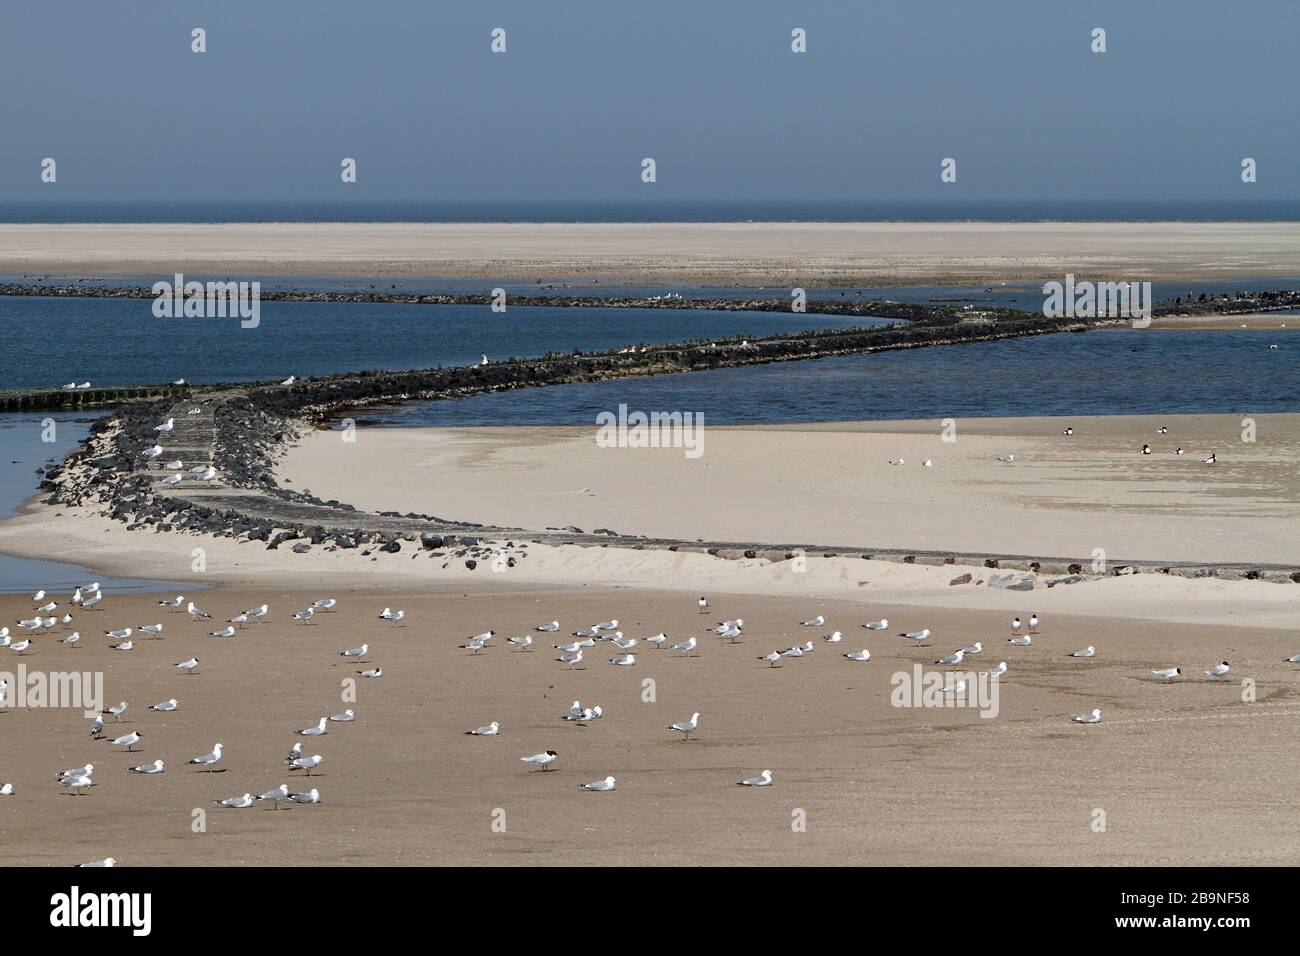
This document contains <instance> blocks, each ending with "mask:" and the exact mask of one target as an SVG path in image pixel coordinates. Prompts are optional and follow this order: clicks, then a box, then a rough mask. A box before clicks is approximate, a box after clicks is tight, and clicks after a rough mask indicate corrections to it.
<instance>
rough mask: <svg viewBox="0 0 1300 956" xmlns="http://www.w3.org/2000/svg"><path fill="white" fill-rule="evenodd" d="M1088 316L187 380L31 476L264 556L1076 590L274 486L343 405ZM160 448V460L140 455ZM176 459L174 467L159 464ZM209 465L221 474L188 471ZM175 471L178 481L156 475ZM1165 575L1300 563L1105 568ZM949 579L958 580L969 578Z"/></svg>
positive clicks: (1075, 564)
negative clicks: (549, 547)
mask: <svg viewBox="0 0 1300 956" xmlns="http://www.w3.org/2000/svg"><path fill="white" fill-rule="evenodd" d="M1087 328H1088V326H1087V324H1085V323H1082V322H1078V321H1072V320H1064V319H1044V318H1041V317H1028V318H1018V319H1011V320H1005V321H1002V322H995V323H992V324H990V325H983V324H981V325H970V324H958V323H950V324H936V325H911V326H902V327H899V326H893V327H873V328H861V329H841V330H834V331H822V332H812V333H801V334H798V335H783V336H771V337H766V338H755V339H752V340H743V339H729V340H725V341H717V342H698V343H684V344H680V345H672V346H662V347H645V348H637V349H635V350H631V349H621V350H612V351H609V352H602V353H582V352H574V353H572V354H567V353H563V354H561V353H553V354H549V355H546V356H542V357H540V358H535V359H518V360H510V361H506V362H498V363H491V364H487V365H476V366H470V367H458V368H436V369H419V370H413V371H401V372H390V371H373V372H363V373H352V374H339V375H332V376H327V377H323V378H317V379H307V380H303V381H295V382H293V383H292V384H272V383H257V384H248V385H227V386H218V387H208V388H195V389H193V390H192V391H191V392H190V394H188V395H186V396H185V397H184V398H183V399H176V398H164V399H160V400H157V401H149V402H139V403H134V404H131V405H127V406H124V407H123V408H121V409H120V410H119V411H118V412H117V413H116V414H114V415H112V416H108V417H106V418H103V419H100V420H99V421H97V422H96V423H95V424H94V426H93V427H92V433H91V435H90V437H89V438H87V439H86V440H85V442H84V443H83V446H82V447H81V448H79V449H78V450H76V451H74V452H72V453H71V454H70V455H68V457H67V458H66V459H65V460H64V462H63V464H62V465H60V466H57V467H51V468H49V469H47V470H46V471H45V473H44V477H43V479H42V482H41V487H42V489H43V490H45V491H46V492H48V495H47V497H46V498H45V501H46V502H47V503H48V504H69V505H80V506H90V507H98V508H100V509H101V513H102V514H104V515H105V516H107V517H108V518H110V519H112V520H115V521H120V522H123V523H124V524H125V525H126V526H127V528H128V529H130V530H134V531H146V530H152V531H155V532H186V533H192V534H212V535H220V536H226V537H240V538H247V539H250V540H257V541H263V542H265V543H266V547H267V548H269V549H279V548H280V547H281V546H282V545H285V546H286V550H292V551H294V552H299V553H301V552H304V551H309V550H311V549H313V548H317V547H320V548H325V549H330V550H333V549H354V548H359V549H362V552H363V553H364V554H370V553H371V552H372V551H377V552H388V553H392V552H400V551H403V550H411V549H416V550H419V551H423V552H429V554H430V556H431V557H435V558H443V559H444V561H445V560H451V559H453V558H454V559H457V560H462V559H463V560H464V561H465V562H466V564H467V566H468V567H470V568H471V569H472V568H474V567H476V566H477V564H478V563H479V562H480V561H483V560H485V559H489V558H490V559H492V560H498V559H500V560H504V561H505V562H506V563H507V564H511V563H513V562H515V561H518V560H522V559H523V558H524V557H526V555H527V551H526V548H527V545H528V544H529V543H547V544H573V545H579V546H593V545H597V546H605V547H608V546H617V547H629V548H653V549H663V550H682V551H701V552H708V553H710V554H717V555H720V556H723V557H732V558H768V559H772V560H786V559H788V558H792V557H794V556H795V554H796V553H797V552H798V551H802V552H804V553H805V554H807V555H810V556H817V555H824V556H850V555H853V556H860V557H864V558H878V559H886V560H896V561H903V562H909V563H920V564H936V565H941V564H955V563H961V564H982V565H983V566H985V567H987V568H990V569H999V570H998V571H997V573H995V574H990V575H989V576H988V578H989V580H988V583H989V585H990V586H1000V587H1026V586H1028V587H1032V586H1035V585H1036V584H1041V583H1042V582H1043V581H1044V580H1045V579H1043V578H1040V577H1037V576H1035V575H1031V574H1025V573H1016V572H1036V573H1037V574H1039V575H1049V576H1052V577H1050V578H1049V579H1046V580H1047V583H1048V584H1049V586H1050V585H1053V584H1056V583H1074V582H1076V581H1080V580H1084V579H1086V578H1087V577H1089V576H1090V571H1089V570H1088V568H1089V565H1088V563H1087V561H1085V560H1076V559H1072V558H1069V557H1044V556H1033V555H988V554H958V553H945V552H919V551H906V550H899V549H869V548H835V547H827V546H817V545H806V546H801V545H798V544H794V543H792V544H776V543H772V542H707V543H701V542H693V541H692V542H687V541H675V540H668V539H651V538H644V537H639V536H634V535H626V534H620V533H618V532H617V531H613V530H610V529H595V530H593V531H591V532H586V531H584V530H583V529H580V528H576V527H567V528H546V529H522V528H506V527H498V526H488V525H481V524H474V523H469V522H460V521H456V520H454V519H449V518H444V517H440V516H436V515H431V514H417V513H414V512H411V513H407V514H399V513H397V512H382V513H371V512H361V511H358V510H357V509H355V508H354V507H353V506H351V505H349V504H347V503H345V502H340V501H337V500H322V499H320V498H319V497H316V496H314V495H312V494H310V493H309V492H307V491H305V490H304V491H297V490H291V489H287V488H284V487H281V486H280V485H278V484H277V482H276V480H275V477H274V472H273V466H274V463H275V461H276V460H277V458H278V457H279V456H280V455H281V454H283V452H284V450H285V449H286V448H287V446H288V443H289V442H291V441H293V440H294V439H295V438H296V437H297V436H299V435H300V434H301V432H302V430H303V429H306V428H312V427H317V426H319V425H320V424H321V423H323V422H324V421H326V420H327V419H329V418H330V417H332V416H336V415H338V414H341V413H343V412H345V411H347V410H349V409H354V408H360V407H365V406H368V405H373V404H377V403H393V402H400V401H409V400H437V399H446V398H455V397H463V396H468V395H473V394H480V393H484V392H495V391H504V390H509V389H515V388H527V387H536V386H542V385H554V384H566V383H579V382H592V381H600V380H605V379H614V378H627V377H632V376H639V375H658V374H668V373H675V372H684V371H692V370H704V369H712V368H723V367H735V366H741V365H749V364H762V363H770V362H780V361H794V360H799V359H807V358H819V357H828V356H835V355H848V354H855V353H863V352H873V351H886V350H893V349H903V348H918V347H925V346H933V345H948V344H959V343H964V342H975V341H988V340H991V339H998V338H1011V337H1017V336H1024V335H1037V334H1048V333H1054V332H1062V331H1084V330H1086V329H1087ZM167 418H174V419H175V428H174V430H173V431H172V432H171V433H169V434H168V435H166V436H164V437H163V438H162V439H159V436H158V433H157V432H156V431H155V426H156V425H157V424H158V423H159V422H162V421H164V420H166V419H167ZM155 442H158V443H159V444H161V445H162V446H163V449H164V450H163V453H162V454H161V455H159V456H157V457H155V458H149V457H147V456H146V455H145V454H144V452H145V450H146V449H148V448H150V447H151V446H153V445H154V444H155ZM175 461H180V462H181V467H180V469H177V470H171V469H168V468H166V467H165V464H166V463H167V462H175ZM208 465H212V466H213V467H214V468H215V469H216V470H217V473H218V477H217V480H215V481H212V482H203V481H201V480H199V479H198V477H197V472H198V471H201V470H202V469H203V468H205V467H207V466H208ZM175 475H180V476H181V481H180V482H179V483H176V484H166V483H165V479H167V478H169V477H171V476H175ZM1139 570H1143V571H1164V572H1166V573H1174V574H1181V575H1185V576H1205V575H1216V576H1220V577H1240V578H1259V579H1265V580H1272V581H1279V582H1281V581H1300V571H1298V570H1295V569H1291V568H1284V567H1279V566H1271V565H1252V566H1240V565H1237V566H1231V567H1206V566H1200V565H1197V566H1173V565H1161V564H1159V563H1157V562H1119V563H1112V565H1111V568H1110V571H1109V573H1134V572H1136V571H1139ZM963 577H964V576H959V577H957V578H954V580H953V582H952V583H953V584H954V585H960V584H966V583H976V584H978V583H982V581H983V579H982V578H981V580H980V581H976V582H972V581H971V580H970V579H969V577H966V578H965V580H963Z"/></svg>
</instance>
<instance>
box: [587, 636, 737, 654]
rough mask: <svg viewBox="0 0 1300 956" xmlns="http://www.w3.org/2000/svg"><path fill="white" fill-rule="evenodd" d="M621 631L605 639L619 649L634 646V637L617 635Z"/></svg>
mask: <svg viewBox="0 0 1300 956" xmlns="http://www.w3.org/2000/svg"><path fill="white" fill-rule="evenodd" d="M622 633H623V632H622V631H618V632H616V633H615V634H614V636H613V637H609V638H606V640H608V641H609V642H610V643H611V644H613V645H614V646H615V647H617V648H618V649H619V650H620V651H630V650H631V649H632V648H634V647H636V645H637V640H636V638H635V637H620V636H619V635H620V634H622ZM736 633H737V634H739V633H740V632H739V631H737V632H736Z"/></svg>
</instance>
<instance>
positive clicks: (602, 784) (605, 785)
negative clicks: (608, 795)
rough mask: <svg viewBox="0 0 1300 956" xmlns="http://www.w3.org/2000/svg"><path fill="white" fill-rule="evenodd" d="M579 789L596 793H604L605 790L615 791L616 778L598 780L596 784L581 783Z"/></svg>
mask: <svg viewBox="0 0 1300 956" xmlns="http://www.w3.org/2000/svg"><path fill="white" fill-rule="evenodd" d="M578 789H579V790H592V791H596V792H602V791H605V790H613V789H614V778H613V777H606V778H605V779H604V780H597V781H595V782H594V783H581V784H578Z"/></svg>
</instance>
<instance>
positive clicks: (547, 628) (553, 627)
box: [533, 621, 560, 634]
mask: <svg viewBox="0 0 1300 956" xmlns="http://www.w3.org/2000/svg"><path fill="white" fill-rule="evenodd" d="M559 629H560V622H559V621H551V623H549V624H538V625H537V626H536V627H535V628H533V630H534V631H541V632H542V633H543V634H549V633H550V632H552V631H558V630H559Z"/></svg>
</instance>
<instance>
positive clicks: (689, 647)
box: [672, 637, 699, 657]
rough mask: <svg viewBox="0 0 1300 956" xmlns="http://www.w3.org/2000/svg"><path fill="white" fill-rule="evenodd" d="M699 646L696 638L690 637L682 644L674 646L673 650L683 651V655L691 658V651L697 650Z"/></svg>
mask: <svg viewBox="0 0 1300 956" xmlns="http://www.w3.org/2000/svg"><path fill="white" fill-rule="evenodd" d="M698 645H699V641H697V640H695V638H693V637H688V638H687V639H686V640H684V641H682V642H681V643H680V644H674V645H673V646H672V649H673V650H675V651H681V652H682V654H683V655H685V656H686V657H690V656H691V651H693V650H695V648H696V647H697V646H698Z"/></svg>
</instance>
